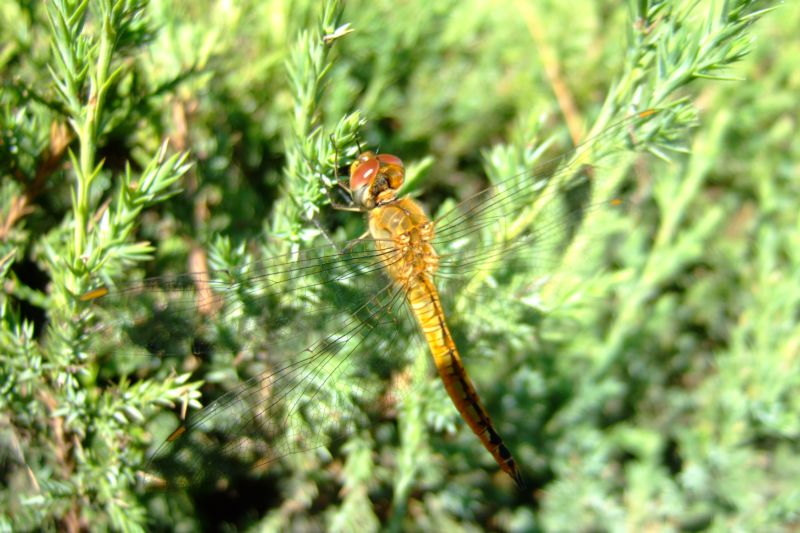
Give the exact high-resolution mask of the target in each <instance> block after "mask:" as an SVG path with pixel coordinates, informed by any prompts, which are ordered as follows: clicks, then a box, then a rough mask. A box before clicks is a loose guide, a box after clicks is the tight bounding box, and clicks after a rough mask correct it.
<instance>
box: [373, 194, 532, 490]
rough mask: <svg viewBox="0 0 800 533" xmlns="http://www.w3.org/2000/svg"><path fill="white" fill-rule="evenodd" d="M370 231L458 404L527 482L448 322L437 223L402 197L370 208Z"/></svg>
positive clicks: (499, 457) (506, 465)
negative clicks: (439, 282)
mask: <svg viewBox="0 0 800 533" xmlns="http://www.w3.org/2000/svg"><path fill="white" fill-rule="evenodd" d="M369 231H370V235H371V236H372V238H373V239H374V241H375V246H376V248H377V250H378V252H379V255H380V256H381V257H382V261H383V266H384V268H385V270H386V271H387V273H388V274H389V276H390V277H391V278H392V280H393V281H394V283H396V284H397V285H398V286H399V287H400V288H401V289H402V290H403V291H404V292H405V294H406V298H407V300H408V303H409V306H410V308H411V311H412V313H413V314H414V317H415V318H416V320H417V323H418V324H419V326H420V328H421V329H422V333H423V334H424V335H425V339H426V341H427V343H428V346H429V347H430V350H431V354H432V355H433V360H434V362H435V364H436V369H437V371H438V372H439V376H440V377H441V378H442V381H443V382H444V386H445V389H446V390H447V393H448V394H449V395H450V398H451V399H452V400H453V403H454V404H455V406H456V409H458V411H459V412H460V413H461V416H462V417H463V418H464V420H465V421H466V422H467V424H468V425H469V427H470V428H471V429H472V431H473V432H475V434H476V435H477V436H478V438H480V440H481V442H482V443H483V445H484V446H485V447H486V449H487V450H489V452H490V453H491V454H492V456H493V457H494V459H495V461H497V463H498V464H499V465H500V468H501V469H502V470H503V471H504V472H506V473H508V475H510V476H511V477H512V478H513V479H514V481H515V482H516V483H517V484H518V485H520V486H522V484H523V482H522V475H521V473H520V470H519V467H518V466H517V463H516V462H515V461H514V458H513V457H512V456H511V453H510V452H509V451H508V448H506V446H505V445H504V444H503V440H502V439H501V438H500V435H499V434H498V433H497V431H496V430H495V429H494V426H493V425H492V420H491V418H490V417H489V413H487V412H486V408H485V407H484V406H483V404H482V403H481V401H480V398H479V397H478V393H477V392H476V391H475V387H474V386H473V384H472V381H471V380H470V378H469V376H468V375H467V373H466V371H465V369H464V365H463V364H462V362H461V357H460V356H459V354H458V349H457V348H456V345H455V342H454V341H453V337H452V335H451V334H450V330H449V329H448V328H447V321H446V319H445V315H444V312H443V310H442V305H441V302H440V300H439V293H438V291H437V290H436V286H435V285H434V283H433V276H434V274H435V273H436V269H437V268H438V265H439V257H438V255H437V254H436V251H435V250H434V249H433V246H432V245H431V241H432V239H433V236H434V225H433V223H432V222H431V221H430V220H429V219H428V217H427V216H426V215H425V213H424V212H423V211H422V208H421V207H420V206H419V205H418V204H417V203H416V202H415V201H413V200H411V199H410V198H401V199H393V200H390V201H388V202H386V203H384V204H382V205H378V206H376V207H373V208H372V209H370V211H369Z"/></svg>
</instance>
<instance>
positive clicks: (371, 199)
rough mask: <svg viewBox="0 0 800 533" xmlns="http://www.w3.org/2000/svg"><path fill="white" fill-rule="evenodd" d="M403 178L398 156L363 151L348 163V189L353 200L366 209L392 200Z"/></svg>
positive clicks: (401, 165)
mask: <svg viewBox="0 0 800 533" xmlns="http://www.w3.org/2000/svg"><path fill="white" fill-rule="evenodd" d="M404 179H405V168H404V167H403V162H402V161H401V160H400V158H399V157H397V156H395V155H391V154H378V155H376V154H375V153H374V152H363V153H362V154H361V155H359V156H358V159H356V160H355V161H353V164H352V165H350V191H351V192H352V194H353V202H354V203H355V204H356V205H358V206H360V207H364V208H367V209H372V208H373V207H375V206H376V205H381V204H385V203H387V202H391V201H392V200H394V198H395V196H396V195H397V189H399V188H400V186H401V185H402V184H403V180H404Z"/></svg>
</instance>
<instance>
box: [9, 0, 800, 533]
mask: <svg viewBox="0 0 800 533" xmlns="http://www.w3.org/2000/svg"><path fill="white" fill-rule="evenodd" d="M769 7H773V4H771V3H761V2H739V3H734V2H681V1H674V2H628V3H619V2H608V1H605V2H596V1H590V0H580V1H578V2H570V3H563V2H550V1H541V2H524V1H522V0H520V1H518V2H508V3H506V2H491V1H481V0H474V1H464V2H456V1H444V0H443V1H434V2H421V1H409V2H402V3H397V2H389V1H381V0H378V1H372V2H358V1H352V2H347V3H346V5H340V4H338V3H335V2H332V3H324V2H319V3H318V2H306V1H298V2H281V1H266V2H256V1H252V2H237V3H233V2H218V3H213V2H211V3H209V2H184V1H167V0H164V1H150V2H144V1H141V2H136V1H133V0H129V1H127V2H119V3H111V2H107V1H103V0H94V1H91V2H86V3H80V2H67V1H57V2H51V3H47V4H44V3H41V4H40V3H27V2H17V1H14V0H7V1H5V2H3V3H2V5H0V20H1V21H2V22H1V23H0V34H1V35H2V39H0V42H1V43H2V44H0V66H2V74H0V76H1V77H2V87H1V88H0V89H1V90H2V92H0V103H2V110H0V111H1V112H2V121H3V123H2V130H1V131H0V135H2V137H0V171H2V184H0V237H2V239H0V257H2V259H1V260H0V261H1V262H0V267H1V268H2V274H3V276H4V278H3V291H2V293H0V299H2V307H1V308H0V311H1V312H2V323H0V358H2V367H1V368H0V390H2V398H1V399H0V406H2V411H1V413H2V414H1V415H0V449H2V453H0V467H2V470H1V471H2V472H3V475H4V483H3V485H2V487H0V513H2V514H0V528H3V529H6V530H35V529H45V530H80V529H90V530H107V529H111V530H130V531H136V530H180V531H193V530H249V529H252V530H262V529H263V530H279V531H286V530H303V531H313V530H335V531H365V530H378V529H384V528H386V529H394V530H427V531H443V530H446V531H457V530H468V531H480V530H486V529H488V530H502V531H537V530H543V531H606V530H608V531H641V530H651V531H662V530H665V531H673V530H675V531H677V530H690V531H704V530H712V531H730V530H739V531H780V530H795V529H797V528H799V527H800V515H799V514H798V513H800V511H798V509H800V483H798V481H797V480H798V479H800V459H798V453H797V452H798V443H799V442H800V441H799V440H798V439H799V437H800V418H799V417H798V412H800V395H799V394H798V390H799V389H798V386H799V385H800V365H799V364H798V358H799V357H800V330H799V329H798V327H797V321H798V317H800V285H798V280H800V218H798V209H797V204H798V202H797V198H798V192H800V190H799V189H800V187H798V184H797V180H796V176H797V174H798V172H797V171H798V163H797V157H796V156H797V152H798V150H800V141H799V140H798V137H797V135H796V133H795V132H796V129H797V124H796V123H797V117H798V109H797V108H798V101H799V100H798V98H797V94H798V88H799V87H798V86H800V74H798V72H799V71H798V69H797V65H798V58H800V41H798V40H797V38H796V31H797V27H799V26H800V5H798V3H796V2H789V3H786V4H776V5H774V7H775V9H774V10H773V11H770V12H767V13H764V14H763V16H761V17H755V16H753V17H751V16H750V15H749V14H751V13H755V12H758V11H759V10H762V9H767V8H769ZM723 78H724V79H723ZM651 107H653V108H657V109H659V111H660V112H659V114H658V116H657V117H656V118H655V119H654V121H653V124H654V126H653V128H654V129H655V130H656V134H655V136H654V140H653V142H652V143H646V142H643V143H642V146H636V145H635V143H634V145H632V146H628V149H623V147H621V146H620V145H619V144H620V143H617V144H611V143H609V144H608V146H605V145H603V144H602V143H601V142H600V141H598V143H597V145H598V146H597V148H598V152H599V153H601V154H603V153H604V152H605V153H606V154H605V155H607V154H611V158H610V159H608V158H605V157H603V158H598V161H596V163H597V182H598V183H600V184H601V185H602V186H604V187H605V186H606V185H604V184H608V189H609V190H610V191H612V192H611V193H609V194H619V195H621V196H622V197H623V198H624V199H625V201H626V209H625V216H624V217H611V218H601V219H599V221H598V222H597V223H596V225H594V226H593V227H590V228H587V231H585V238H584V239H583V240H582V241H580V240H579V242H578V243H577V244H574V245H573V246H571V247H570V248H569V249H566V250H565V257H564V260H563V261H561V262H559V263H558V264H557V266H555V267H554V270H553V272H552V280H551V283H549V284H547V285H545V286H544V287H540V286H539V285H535V284H536V283H537V281H536V280H527V283H526V279H525V278H524V274H525V273H524V272H521V273H518V276H516V277H515V279H514V283H511V284H509V285H508V286H500V287H498V288H497V289H496V297H495V302H494V304H493V305H487V306H481V307H478V308H476V309H475V312H474V315H469V314H465V313H462V314H461V315H460V316H457V317H454V322H455V323H456V326H455V327H454V329H457V330H458V331H460V332H461V333H460V334H461V335H462V339H463V344H464V346H463V352H464V354H463V355H464V359H465V364H466V366H467V368H468V369H469V370H470V372H471V374H472V375H473V376H474V379H475V381H476V383H477V386H478V389H479V390H480V392H481V395H482V397H483V398H484V399H485V402H486V404H487V407H488V409H489V410H490V412H491V413H492V414H493V417H494V419H495V422H496V423H497V425H498V428H499V430H500V432H501V434H503V435H504V436H505V438H506V439H507V442H508V444H509V447H510V448H511V449H512V450H513V451H514V453H515V456H516V458H517V460H518V462H520V463H521V464H522V465H523V471H524V474H525V476H526V478H527V479H528V481H529V484H530V489H529V490H527V491H517V490H516V489H515V488H514V487H513V485H512V484H511V483H510V480H509V479H507V478H506V477H505V476H504V475H503V474H502V473H501V472H499V470H498V469H497V467H496V465H495V464H494V463H493V462H492V460H491V457H490V456H489V455H488V454H487V453H486V451H485V450H484V449H483V448H482V447H481V446H480V444H479V443H478V441H477V439H476V438H475V437H474V435H472V433H471V432H470V431H469V430H468V428H467V427H466V426H465V425H464V424H463V422H461V421H460V420H459V418H458V416H457V414H456V412H455V410H454V409H453V407H452V405H451V404H450V401H449V399H448V398H447V396H446V395H445V393H444V392H443V390H442V387H441V384H440V383H439V382H438V381H437V380H436V379H435V377H434V375H433V371H432V369H431V366H432V365H430V363H429V362H428V360H427V355H425V353H426V352H425V351H424V350H423V349H422V348H421V347H420V349H419V350H417V352H418V353H417V354H416V355H418V356H419V357H416V358H414V359H413V360H414V361H415V363H414V364H413V367H412V369H411V370H410V371H409V373H408V375H405V374H403V375H400V377H399V378H398V379H409V380H412V381H414V382H415V384H414V385H412V386H410V388H409V389H408V390H409V393H408V394H407V395H406V396H405V397H404V398H403V400H402V401H401V402H399V404H398V405H397V406H396V408H395V409H389V410H388V411H387V412H386V413H384V414H383V416H382V417H381V418H380V419H379V420H373V422H374V424H373V425H369V424H368V425H367V426H364V427H358V428H357V429H356V430H355V431H354V432H353V433H352V434H351V435H350V436H349V437H347V438H346V440H345V441H343V442H340V443H339V444H338V445H337V446H335V447H332V448H331V449H330V450H325V449H323V450H318V451H314V452H310V453H307V454H299V455H296V456H291V457H289V458H287V459H286V460H285V461H282V462H281V464H280V465H279V466H276V467H275V468H274V469H272V468H271V469H270V471H269V472H267V473H265V474H264V475H261V476H259V475H254V476H248V477H246V478H242V479H238V480H233V481H232V482H230V483H229V484H227V485H220V486H216V487H212V488H210V489H209V488H205V489H203V490H194V489H187V490H179V491H172V492H166V493H163V492H153V491H145V490H142V489H141V488H138V487H137V486H136V472H137V471H139V470H141V469H142V468H143V467H144V465H145V462H146V457H147V454H148V453H150V452H152V450H153V447H154V446H157V445H158V444H159V443H160V442H161V441H162V440H163V439H164V438H165V437H166V435H167V434H168V432H169V431H170V430H171V429H172V428H173V427H174V424H175V423H176V416H175V415H174V414H170V413H175V410H174V409H171V407H172V406H174V405H176V404H179V403H180V402H181V401H189V400H190V399H191V400H192V401H193V402H195V403H196V402H197V401H198V400H200V401H201V402H202V403H207V399H206V397H205V396H202V395H199V393H200V391H203V390H206V389H200V388H199V387H200V384H199V382H198V380H204V381H206V382H207V383H210V384H215V385H218V386H220V387H222V389H223V390H226V387H230V386H235V384H236V383H238V382H239V380H242V379H245V378H246V377H249V374H248V373H249V372H252V367H253V365H252V364H251V363H252V361H251V360H250V359H248V356H247V355H245V360H244V362H243V361H242V360H241V358H238V359H237V358H235V357H234V356H235V354H230V356H229V357H227V358H217V359H214V360H213V361H211V362H205V363H195V366H192V367H187V366H186V364H184V365H182V366H181V367H180V368H179V369H178V372H180V373H182V374H180V375H183V374H187V373H189V372H191V380H192V381H186V379H187V378H188V376H183V377H180V376H179V375H177V374H169V373H168V372H167V369H166V368H165V366H164V365H161V364H159V363H158V362H156V363H152V365H151V364H150V363H149V362H147V361H144V362H143V361H142V360H141V359H140V360H138V361H137V363H136V364H134V365H133V366H131V363H130V362H129V361H128V362H127V363H126V362H125V361H124V360H123V358H119V360H118V359H117V358H115V357H114V355H113V353H112V355H111V356H110V357H108V358H100V357H98V356H97V353H96V351H95V350H94V349H93V348H92V347H93V346H94V344H93V343H94V342H95V341H94V340H93V338H92V334H91V332H92V329H91V328H92V324H94V322H93V320H94V319H93V318H92V315H91V313H90V312H89V311H88V310H87V306H86V305H85V304H84V303H81V302H78V301H77V296H78V295H79V294H81V293H82V292H83V291H85V290H87V289H88V288H89V287H91V286H93V285H92V283H93V280H97V279H101V280H110V279H113V280H116V281H125V280H130V279H136V278H139V277H141V276H142V275H145V274H147V275H163V274H168V273H180V272H185V271H187V270H193V269H196V268H197V263H192V262H190V261H191V260H197V259H198V258H199V259H200V260H201V264H202V261H203V260H204V258H205V257H208V260H207V261H208V262H209V263H210V264H211V266H213V267H241V266H242V264H243V262H244V261H246V260H247V258H249V257H250V256H251V255H254V256H262V255H264V254H274V253H280V252H286V251H288V250H292V249H295V250H296V249H303V248H305V247H308V246H310V245H312V244H315V243H319V242H320V239H321V236H320V234H319V231H318V229H317V226H316V225H315V224H314V223H313V222H312V218H313V219H314V220H316V221H317V222H318V224H320V226H322V227H324V228H325V229H326V230H327V231H329V232H330V233H332V234H333V235H334V236H335V237H336V238H337V239H345V238H354V237H357V236H358V235H359V234H360V233H361V231H363V229H362V228H363V223H362V221H361V220H360V218H359V217H358V216H357V215H356V216H348V214H347V213H338V212H336V213H332V212H331V210H330V209H329V208H328V207H327V205H326V204H327V197H326V196H325V194H324V192H323V189H322V188H321V187H320V179H321V178H320V176H321V175H324V176H326V177H327V178H328V179H331V178H332V177H333V175H334V166H335V157H334V156H335V155H336V154H335V153H334V152H336V151H338V152H339V153H338V156H339V157H340V158H341V159H343V160H345V161H340V163H341V162H347V161H349V158H351V157H352V155H353V154H354V153H355V150H356V148H355V144H356V143H355V139H356V132H358V137H359V139H360V142H361V143H362V144H363V145H366V146H369V147H380V149H381V150H382V151H385V152H389V153H394V154H397V155H399V156H401V157H402V158H403V159H404V161H406V164H407V165H408V167H409V175H410V182H411V183H409V184H408V187H407V189H408V190H409V191H411V192H412V193H413V194H414V195H417V196H419V198H420V199H421V200H423V201H424V202H426V205H427V206H428V207H429V208H431V209H434V210H435V209H436V206H438V205H441V204H442V203H444V202H449V201H450V200H451V199H458V198H464V197H465V196H467V195H468V194H470V193H472V192H475V191H477V190H479V189H480V188H481V187H484V186H486V185H488V184H489V183H490V181H491V180H500V179H503V178H507V177H509V176H510V175H514V174H516V173H522V172H531V169H532V168H533V165H535V162H536V160H537V157H538V160H539V161H541V160H544V159H548V158H549V157H550V156H553V155H555V154H559V153H564V152H568V151H569V150H570V149H571V148H572V147H573V146H574V145H575V143H576V141H578V140H581V139H585V138H587V136H588V137H590V138H594V137H592V135H594V134H597V133H598V132H600V131H607V128H608V127H609V125H610V124H614V123H615V122H614V121H615V120H617V119H620V118H623V117H625V116H629V115H630V114H631V113H636V112H639V111H642V110H644V109H648V108H651ZM695 111H696V114H695ZM617 129H618V130H619V131H620V132H622V131H623V130H622V129H621V128H617ZM636 133H638V132H631V135H630V138H633V139H635V138H636V135H635V134H636ZM329 135H333V137H334V140H335V141H336V144H337V148H336V149H335V150H334V148H333V146H332V143H331V141H330V140H329ZM601 140H602V139H601ZM618 140H619V139H618ZM545 141H546V142H548V143H549V144H548V145H547V148H546V150H544V151H543V152H542V153H539V152H537V148H538V147H540V146H541V145H542V143H544V142H545ZM165 142H166V143H167V144H166V145H165V146H162V145H164V143H165ZM185 152H188V154H185ZM634 152H645V153H643V154H642V153H640V154H639V155H636V154H634ZM646 152H649V153H646ZM615 153H616V154H625V155H624V156H623V157H622V159H621V160H620V159H618V158H614V157H613V156H614V154H615ZM179 154H183V155H179ZM659 156H660V157H659ZM592 162H595V161H594V160H593V161H592ZM551 166H553V165H551ZM487 176H489V177H488V178H487ZM104 217H105V218H104ZM145 241H147V242H149V243H151V244H152V246H151V245H150V244H145ZM190 258H191V259H190ZM520 276H521V277H520ZM531 284H534V285H535V286H531ZM521 291H522V292H521ZM520 295H522V296H520ZM512 301H513V302H515V303H518V304H519V305H515V306H512V305H510V304H504V303H503V302H512ZM460 340H461V339H460ZM198 365H199V366H198ZM237 365H238V366H237ZM409 376H410V377H409ZM337 387H341V388H344V389H346V388H347V387H348V383H340V384H337ZM329 452H330V453H329Z"/></svg>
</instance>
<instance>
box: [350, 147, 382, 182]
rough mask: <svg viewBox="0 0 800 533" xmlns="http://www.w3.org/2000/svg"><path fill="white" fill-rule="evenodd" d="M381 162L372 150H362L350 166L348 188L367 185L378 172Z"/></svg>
mask: <svg viewBox="0 0 800 533" xmlns="http://www.w3.org/2000/svg"><path fill="white" fill-rule="evenodd" d="M380 168H381V164H380V162H379V161H378V159H377V158H376V157H375V155H374V154H373V153H372V152H364V153H363V154H361V155H360V156H358V161H356V162H354V163H353V165H352V166H351V167H350V190H351V191H355V190H356V189H358V188H360V187H363V186H365V185H369V184H370V182H372V179H373V178H374V177H375V176H376V175H377V174H378V170H380Z"/></svg>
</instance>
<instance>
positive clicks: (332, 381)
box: [148, 286, 404, 486]
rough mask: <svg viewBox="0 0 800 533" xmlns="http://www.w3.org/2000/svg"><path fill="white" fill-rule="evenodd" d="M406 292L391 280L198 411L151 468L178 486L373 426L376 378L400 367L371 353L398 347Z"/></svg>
mask: <svg viewBox="0 0 800 533" xmlns="http://www.w3.org/2000/svg"><path fill="white" fill-rule="evenodd" d="M403 298H404V293H403V291H401V290H399V289H398V288H395V287H392V286H387V287H385V288H384V289H383V290H382V291H380V292H379V293H378V294H376V295H375V296H374V297H372V298H370V299H369V300H367V301H366V302H365V303H364V304H363V305H362V306H361V307H360V308H359V309H357V310H355V311H354V312H353V313H352V314H351V315H349V316H348V317H347V318H346V319H345V320H343V321H340V322H339V323H337V324H336V327H335V328H331V329H333V331H334V332H333V333H330V334H328V335H326V336H323V337H322V338H320V339H319V340H317V341H316V342H314V343H313V344H311V345H309V346H308V347H307V348H306V349H304V350H302V351H300V352H298V353H296V354H295V356H294V357H290V358H287V361H288V362H286V363H285V364H284V366H281V367H279V368H276V369H275V370H270V371H266V372H263V373H262V374H261V375H259V376H256V377H254V378H252V379H250V380H248V381H246V382H244V383H242V384H241V385H240V386H238V387H236V388H235V389H233V390H231V391H229V392H227V393H226V394H225V395H223V396H221V397H220V398H218V399H217V400H216V401H214V402H213V403H211V404H209V405H208V406H206V407H205V408H204V409H203V410H201V411H199V412H197V413H195V414H194V415H193V416H192V417H190V418H189V419H188V421H187V422H186V423H185V424H184V425H182V426H181V427H180V428H178V430H176V431H175V432H174V433H173V434H172V436H170V438H169V439H168V440H167V441H166V442H165V443H164V444H163V445H161V447H159V449H158V450H157V451H156V453H155V454H154V456H153V457H152V459H151V461H150V468H149V469H148V470H149V471H150V472H151V473H153V474H155V475H156V476H158V477H159V478H161V479H164V480H166V481H167V483H168V484H170V485H179V486H180V485H184V484H192V485H195V484H204V483H206V482H209V481H212V480H214V479H216V478H217V477H218V476H219V474H220V472H223V473H225V474H227V475H232V474H234V473H236V472H237V471H247V470H250V469H252V468H253V467H254V466H255V467H266V466H268V465H269V464H270V463H272V462H274V461H275V460H277V459H279V458H281V457H284V456H286V455H289V454H293V453H298V452H301V451H306V450H309V449H312V448H316V447H319V446H323V445H326V444H328V443H329V442H330V441H331V439H332V438H335V436H336V435H341V436H344V435H347V434H349V433H350V432H351V430H352V427H353V425H354V424H362V425H366V422H365V419H366V415H365V413H366V411H367V410H368V409H367V407H366V406H368V405H369V404H371V403H374V401H375V399H376V398H378V397H380V396H381V390H375V389H374V385H375V384H376V383H386V382H387V378H388V375H387V373H388V372H391V371H392V369H390V368H388V367H387V363H390V362H391V361H386V360H380V359H378V358H375V357H373V358H372V362H371V361H370V357H369V356H367V357H365V355H366V352H370V353H372V354H380V353H386V352H387V351H388V350H390V349H391V350H395V349H396V348H397V343H398V341H399V340H400V338H402V336H401V335H400V329H399V327H398V324H399V322H400V321H398V320H397V319H396V318H397V314H398V313H402V312H403V309H404V307H403V306H402V304H403V301H404V300H403ZM395 363H396V364H399V361H395ZM371 386H372V387H373V390H370V387H371Z"/></svg>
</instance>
